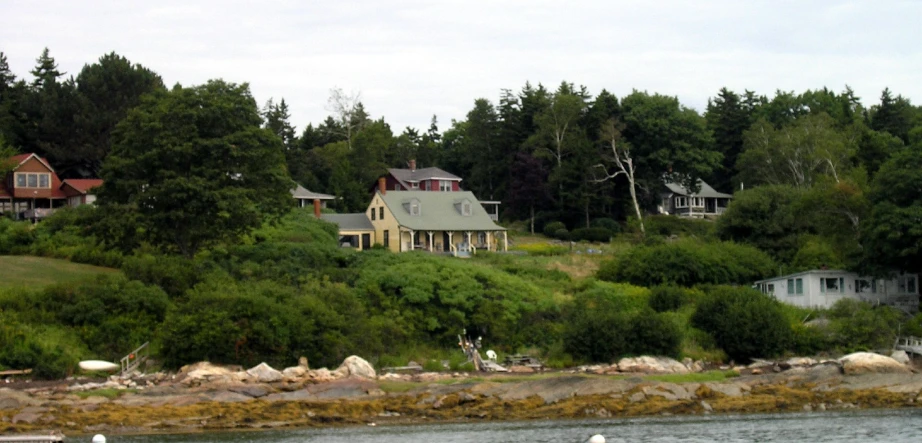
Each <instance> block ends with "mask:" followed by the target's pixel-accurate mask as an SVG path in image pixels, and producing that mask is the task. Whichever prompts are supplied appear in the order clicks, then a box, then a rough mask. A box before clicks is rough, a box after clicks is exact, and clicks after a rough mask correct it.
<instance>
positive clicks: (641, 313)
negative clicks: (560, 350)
mask: <svg viewBox="0 0 922 443" xmlns="http://www.w3.org/2000/svg"><path fill="white" fill-rule="evenodd" d="M648 298H649V291H647V290H646V289H644V288H637V287H634V286H630V285H615V284H611V283H604V282H595V283H591V284H590V285H589V286H588V287H587V288H586V289H585V290H583V291H581V292H579V293H577V294H576V295H575V296H574V299H573V302H572V303H571V304H569V305H568V306H567V307H566V309H565V311H566V312H565V314H564V318H563V320H564V321H563V331H562V336H563V345H564V348H565V351H566V353H567V354H569V355H572V356H573V357H574V358H576V359H577V360H581V361H590V362H611V361H614V360H615V359H617V358H619V357H622V356H625V355H630V354H635V355H636V354H652V355H667V356H673V357H675V356H678V354H679V349H680V344H681V342H682V338H683V332H682V330H681V328H680V327H679V326H678V324H677V323H676V322H674V321H672V320H671V319H669V318H668V317H667V316H666V315H664V314H657V313H656V312H653V311H652V310H650V309H649V308H648V307H647V306H646V305H647V303H648Z"/></svg>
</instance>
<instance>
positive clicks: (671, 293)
mask: <svg viewBox="0 0 922 443" xmlns="http://www.w3.org/2000/svg"><path fill="white" fill-rule="evenodd" d="M690 301H691V300H690V297H689V295H688V291H687V290H686V289H685V288H682V287H679V286H674V285H660V286H654V287H653V288H651V289H650V308H652V309H653V310H654V311H656V312H667V311H677V310H679V308H681V307H682V306H685V305H686V304H688V303H689V302H690Z"/></svg>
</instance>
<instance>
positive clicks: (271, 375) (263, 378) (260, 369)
mask: <svg viewBox="0 0 922 443" xmlns="http://www.w3.org/2000/svg"><path fill="white" fill-rule="evenodd" d="M247 375H249V376H250V377H252V378H253V379H255V380H256V381H257V382H259V383H273V382H277V381H282V378H283V376H282V373H281V372H279V371H277V370H275V369H273V368H272V366H269V365H267V364H266V363H265V362H262V363H260V364H258V365H256V366H254V367H252V368H250V369H247Z"/></svg>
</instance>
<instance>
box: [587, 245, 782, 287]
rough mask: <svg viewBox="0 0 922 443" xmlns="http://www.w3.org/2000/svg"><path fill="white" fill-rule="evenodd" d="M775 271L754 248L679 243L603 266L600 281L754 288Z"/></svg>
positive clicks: (636, 251) (639, 249) (632, 252)
mask: <svg viewBox="0 0 922 443" xmlns="http://www.w3.org/2000/svg"><path fill="white" fill-rule="evenodd" d="M774 270H775V265H774V263H773V262H772V260H771V258H769V257H768V255H766V254H765V253H763V252H761V251H759V250H758V249H755V248H753V247H750V246H744V245H737V244H734V243H729V242H720V243H705V242H702V241H698V240H679V241H676V242H666V243H662V244H658V245H652V246H638V247H635V248H633V249H631V250H629V251H627V252H626V253H625V254H623V255H622V256H621V257H619V258H617V259H615V260H611V261H608V262H605V263H603V264H602V265H601V266H600V268H599V271H598V277H599V278H600V279H602V280H607V281H622V282H628V283H631V284H634V285H640V286H655V285H661V284H676V285H680V286H693V285H696V284H750V283H752V282H754V281H756V280H759V279H761V278H764V277H767V276H769V275H771V274H772V273H773V272H774Z"/></svg>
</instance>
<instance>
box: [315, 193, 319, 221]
mask: <svg viewBox="0 0 922 443" xmlns="http://www.w3.org/2000/svg"><path fill="white" fill-rule="evenodd" d="M314 217H317V218H320V199H318V198H315V199H314Z"/></svg>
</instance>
